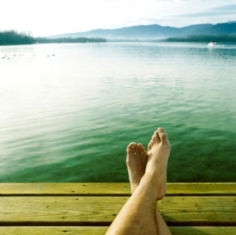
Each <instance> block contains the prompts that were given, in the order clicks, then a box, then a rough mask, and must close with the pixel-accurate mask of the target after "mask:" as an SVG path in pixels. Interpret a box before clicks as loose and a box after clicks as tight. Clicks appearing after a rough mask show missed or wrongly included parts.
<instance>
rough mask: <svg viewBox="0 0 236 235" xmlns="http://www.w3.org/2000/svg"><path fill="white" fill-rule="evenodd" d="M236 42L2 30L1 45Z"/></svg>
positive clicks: (228, 37)
mask: <svg viewBox="0 0 236 235" xmlns="http://www.w3.org/2000/svg"><path fill="white" fill-rule="evenodd" d="M211 41H215V42H217V43H236V35H227V34H226V35H190V36H188V37H169V38H165V39H105V38H87V37H77V38H69V37H65V38H43V37H41V38H34V37H32V36H30V35H27V34H22V33H17V32H15V31H6V32H0V46H14V45H30V44H48V43H105V42H199V43H209V42H211Z"/></svg>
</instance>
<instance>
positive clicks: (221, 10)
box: [175, 4, 236, 17]
mask: <svg viewBox="0 0 236 235" xmlns="http://www.w3.org/2000/svg"><path fill="white" fill-rule="evenodd" d="M232 14H236V4H232V5H226V6H221V7H216V8H212V9H210V10H209V11H205V12H195V13H190V14H182V15H175V16H178V17H204V16H220V15H232Z"/></svg>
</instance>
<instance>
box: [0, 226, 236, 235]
mask: <svg viewBox="0 0 236 235" xmlns="http://www.w3.org/2000/svg"><path fill="white" fill-rule="evenodd" d="M107 229H108V227H69V226H68V227H64V226H63V227H0V234H1V235H22V234H23V235H32V234H34V235H45V234H50V235H104V234H105V232H106V230H107ZM170 230H171V232H172V235H206V234H207V235H226V234H229V235H233V234H236V227H213V226H212V227H204V226H203V227H200V226H199V227H188V226H186V227H170Z"/></svg>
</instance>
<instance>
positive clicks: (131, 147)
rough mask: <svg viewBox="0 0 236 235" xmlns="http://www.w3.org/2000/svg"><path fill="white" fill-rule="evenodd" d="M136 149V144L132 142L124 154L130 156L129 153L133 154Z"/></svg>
mask: <svg viewBox="0 0 236 235" xmlns="http://www.w3.org/2000/svg"><path fill="white" fill-rule="evenodd" d="M136 148H137V144H136V143H134V142H132V143H130V144H129V145H128V147H127V149H126V152H127V153H129V154H130V153H135V151H136Z"/></svg>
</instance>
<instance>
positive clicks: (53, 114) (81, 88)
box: [0, 42, 236, 182]
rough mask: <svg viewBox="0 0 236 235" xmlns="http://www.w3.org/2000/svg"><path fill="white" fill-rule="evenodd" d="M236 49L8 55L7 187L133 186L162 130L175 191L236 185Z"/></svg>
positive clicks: (118, 48)
mask: <svg viewBox="0 0 236 235" xmlns="http://www.w3.org/2000/svg"><path fill="white" fill-rule="evenodd" d="M235 65H236V45H233V44H225V45H218V46H216V47H214V48H208V47H207V45H206V44H201V43H164V42H162V43H161V42H160V43H151V42H133V43H115V42H108V43H91V44H89V43H85V44H36V45H25V46H1V47H0V181H1V182H119V181H121V182H125V181H128V175H127V170H126V166H125V157H126V147H127V145H128V144H129V143H130V142H137V143H142V144H144V146H147V144H148V142H149V140H150V137H151V135H152V134H153V132H154V131H155V129H156V128H157V127H159V126H161V127H163V128H165V129H166V130H167V132H168V135H169V138H170V142H171V145H172V150H171V156H170V160H169V166H168V181H169V182H191V181H192V182H204V181H208V182H230V181H233V182H236V170H235V169H236V105H235V100H236V66H235Z"/></svg>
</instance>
